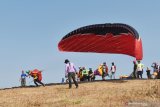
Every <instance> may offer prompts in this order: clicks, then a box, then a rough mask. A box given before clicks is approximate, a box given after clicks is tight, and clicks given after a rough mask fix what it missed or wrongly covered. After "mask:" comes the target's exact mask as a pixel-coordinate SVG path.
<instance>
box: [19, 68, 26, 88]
mask: <svg viewBox="0 0 160 107" xmlns="http://www.w3.org/2000/svg"><path fill="white" fill-rule="evenodd" d="M26 77H27V75H26V74H25V73H24V71H23V70H22V74H21V79H20V80H21V86H22V87H25V86H26Z"/></svg>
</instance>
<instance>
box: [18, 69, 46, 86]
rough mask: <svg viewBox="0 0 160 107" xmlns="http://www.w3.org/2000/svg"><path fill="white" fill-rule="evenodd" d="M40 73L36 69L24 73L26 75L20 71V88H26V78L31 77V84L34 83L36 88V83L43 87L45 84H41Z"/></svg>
mask: <svg viewBox="0 0 160 107" xmlns="http://www.w3.org/2000/svg"><path fill="white" fill-rule="evenodd" d="M41 72H42V71H39V70H38V69H35V70H33V71H31V70H29V71H26V73H25V72H24V71H23V70H22V74H21V78H20V80H21V86H22V87H25V86H26V77H32V78H33V82H34V83H35V85H36V86H38V83H39V84H41V85H43V86H45V84H44V83H43V82H42V73H41Z"/></svg>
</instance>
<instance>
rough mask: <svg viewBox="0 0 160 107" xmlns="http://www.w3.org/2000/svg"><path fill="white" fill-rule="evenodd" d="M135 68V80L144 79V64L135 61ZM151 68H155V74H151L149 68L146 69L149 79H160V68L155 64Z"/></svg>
mask: <svg viewBox="0 0 160 107" xmlns="http://www.w3.org/2000/svg"><path fill="white" fill-rule="evenodd" d="M133 64H134V67H133V78H143V77H142V75H143V72H144V64H142V63H141V62H140V61H137V62H136V61H133ZM151 67H152V68H153V74H151V70H150V68H149V67H147V69H146V74H147V78H148V79H151V78H154V79H160V66H159V65H158V64H157V63H156V62H154V63H152V65H151Z"/></svg>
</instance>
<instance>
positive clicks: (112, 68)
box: [110, 62, 116, 79]
mask: <svg viewBox="0 0 160 107" xmlns="http://www.w3.org/2000/svg"><path fill="white" fill-rule="evenodd" d="M110 72H111V79H112V77H113V78H114V79H115V73H116V66H115V65H114V62H112V66H111V69H110Z"/></svg>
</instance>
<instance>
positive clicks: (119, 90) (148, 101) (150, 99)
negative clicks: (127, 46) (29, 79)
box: [0, 80, 160, 107]
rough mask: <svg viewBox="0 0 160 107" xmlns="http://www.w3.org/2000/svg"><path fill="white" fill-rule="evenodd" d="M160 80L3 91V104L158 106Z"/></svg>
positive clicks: (15, 106) (0, 103)
mask: <svg viewBox="0 0 160 107" xmlns="http://www.w3.org/2000/svg"><path fill="white" fill-rule="evenodd" d="M159 104H160V80H124V81H122V80H115V81H101V82H91V83H83V84H79V88H78V89H76V88H75V86H74V85H73V88H72V89H68V85H53V86H46V87H38V88H16V89H8V90H0V107H98V106H99V107H125V106H126V107H135V106H136V107H139V106H141V107H143V106H145V107H158V105H159Z"/></svg>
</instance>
